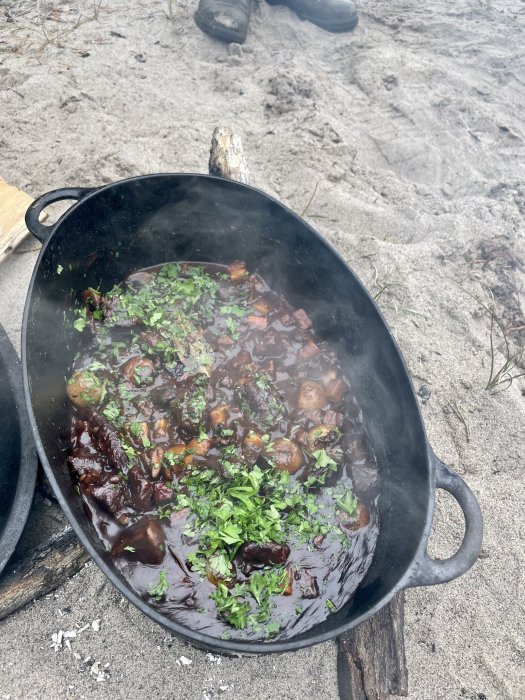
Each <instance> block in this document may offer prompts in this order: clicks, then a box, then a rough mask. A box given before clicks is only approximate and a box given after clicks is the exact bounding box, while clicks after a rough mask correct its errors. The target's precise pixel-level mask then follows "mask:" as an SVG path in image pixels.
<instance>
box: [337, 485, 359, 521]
mask: <svg viewBox="0 0 525 700" xmlns="http://www.w3.org/2000/svg"><path fill="white" fill-rule="evenodd" d="M334 500H335V502H336V504H337V505H338V506H339V508H340V509H341V510H344V512H345V513H348V515H349V516H350V517H354V516H355V515H357V506H358V500H357V498H356V497H355V496H354V494H353V493H352V492H351V491H346V493H345V494H344V495H343V496H340V497H339V498H335V499H334Z"/></svg>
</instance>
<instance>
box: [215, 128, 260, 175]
mask: <svg viewBox="0 0 525 700" xmlns="http://www.w3.org/2000/svg"><path fill="white" fill-rule="evenodd" d="M208 171H209V173H210V175H216V176H217V177H224V178H227V179H230V180H236V181H237V182H243V183H244V184H245V185H249V184H250V173H249V170H248V165H247V163H246V160H245V158H244V151H243V148H242V142H241V137H240V136H238V135H237V134H235V133H234V132H233V130H232V129H230V128H229V127H225V126H219V127H217V128H216V129H215V131H214V132H213V136H212V139H211V150H210V161H209V164H208Z"/></svg>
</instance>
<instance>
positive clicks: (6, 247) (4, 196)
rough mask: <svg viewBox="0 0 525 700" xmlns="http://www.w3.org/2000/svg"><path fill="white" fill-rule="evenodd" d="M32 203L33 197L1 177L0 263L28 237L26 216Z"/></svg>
mask: <svg viewBox="0 0 525 700" xmlns="http://www.w3.org/2000/svg"><path fill="white" fill-rule="evenodd" d="M32 201H33V199H32V197H30V196H29V195H28V194H26V193H25V192H22V191H21V190H19V189H17V188H16V187H13V186H12V185H8V184H7V182H6V181H5V180H3V179H2V178H1V177H0V261H2V260H3V259H4V258H5V257H7V256H8V255H9V253H11V252H12V251H13V250H14V249H15V248H16V247H17V246H18V245H19V244H20V243H21V242H22V240H23V239H24V238H25V237H26V236H27V235H28V231H27V229H26V226H25V223H24V215H25V212H26V209H27V207H28V206H29V205H30V204H31V202H32Z"/></svg>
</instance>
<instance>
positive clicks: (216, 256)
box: [23, 174, 482, 654]
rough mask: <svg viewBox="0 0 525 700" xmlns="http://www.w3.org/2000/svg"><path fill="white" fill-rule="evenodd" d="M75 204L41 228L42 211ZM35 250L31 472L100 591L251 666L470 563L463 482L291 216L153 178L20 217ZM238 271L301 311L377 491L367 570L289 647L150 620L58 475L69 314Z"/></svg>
mask: <svg viewBox="0 0 525 700" xmlns="http://www.w3.org/2000/svg"><path fill="white" fill-rule="evenodd" d="M66 199H74V200H77V202H76V203H75V204H74V205H73V206H72V207H71V208H70V209H69V210H68V211H67V212H66V213H65V214H64V215H63V216H62V217H61V218H60V219H59V221H58V222H57V223H56V224H55V225H53V226H44V225H42V224H41V223H40V222H39V215H40V213H41V212H42V210H43V209H44V208H45V207H46V206H47V205H49V204H51V203H53V202H56V201H59V200H66ZM26 222H27V225H28V228H29V230H30V231H31V232H32V233H33V234H34V235H35V236H36V237H37V238H38V239H39V240H40V241H41V242H42V243H43V247H42V250H41V252H40V256H39V258H38V262H37V264H36V267H35V270H34V273H33V278H32V280H31V285H30V289H29V294H28V297H27V301H26V307H25V314H24V324H23V369H24V388H25V392H26V400H27V406H28V411H29V416H30V420H31V425H32V429H33V435H34V438H35V441H36V444H37V449H38V453H39V455H40V459H41V461H42V464H43V466H44V469H45V471H46V474H47V476H48V478H49V481H50V482H51V485H52V487H53V489H54V491H55V494H56V497H57V498H58V500H59V502H60V504H61V506H62V508H63V509H64V511H65V513H66V515H67V517H68V518H69V520H70V522H71V524H72V526H73V528H74V529H75V531H76V533H77V535H78V537H79V539H80V540H81V542H82V543H83V545H84V546H85V547H86V549H87V550H88V551H89V553H90V555H91V556H92V557H93V559H94V560H95V562H96V563H97V564H98V566H99V567H100V568H101V569H102V571H103V572H104V573H105V575H106V576H107V577H108V578H109V579H110V581H111V582H112V583H113V584H114V585H115V586H116V587H117V588H118V589H119V590H120V591H121V593H122V594H123V595H124V596H126V597H127V598H128V599H129V600H130V601H131V602H132V603H134V604H135V605H136V606H137V607H138V608H139V609H140V610H142V611H143V612H144V613H145V614H146V615H148V616H149V617H150V618H151V619H153V620H155V621H156V622H158V623H159V624H160V625H162V626H163V627H165V628H166V629H167V630H169V631H170V632H171V633H173V634H175V635H177V636H178V637H181V638H183V639H185V640H187V641H188V642H191V643H192V644H194V645H196V646H199V647H203V648H206V649H211V650H213V651H218V652H222V653H249V654H254V653H255V654H262V653H269V652H282V651H291V650H294V649H299V648H301V647H305V646H308V645H311V644H315V643H318V642H323V641H326V640H328V639H331V638H333V637H336V636H337V635H339V634H341V633H342V632H344V631H346V630H348V629H350V628H352V627H354V626H355V625H357V624H359V623H360V622H362V621H363V620H365V619H366V618H368V617H369V616H370V615H373V614H374V613H375V612H377V611H378V610H379V609H380V608H381V607H383V606H384V605H386V604H387V603H388V601H389V600H390V599H391V598H392V596H393V595H394V594H395V593H396V592H397V591H399V590H400V589H402V588H406V587H410V586H428V585H433V584H437V583H444V582H446V581H449V580H451V579H454V578H456V577H457V576H460V575H461V574H463V573H465V572H466V571H467V570H468V569H469V568H470V567H471V566H472V565H473V563H474V562H475V560H476V558H477V555H478V553H479V550H480V548H481V541H482V516H481V512H480V509H479V506H478V503H477V501H476V499H475V497H474V495H473V494H472V492H471V490H470V489H469V488H468V486H467V485H466V484H465V482H464V481H463V480H462V479H461V478H460V477H459V476H458V475H457V474H456V473H455V472H454V471H453V470H452V469H450V468H449V467H447V466H446V465H445V464H443V462H441V461H440V460H439V459H438V458H437V457H436V456H435V455H434V453H433V451H432V449H431V448H430V446H429V444H428V442H427V438H426V436H425V430H424V427H423V423H422V419H421V415H420V413H419V407H418V403H417V400H416V397H415V395H414V391H413V388H412V385H411V382H410V379H409V376H408V372H407V369H406V366H405V364H404V361H403V359H402V357H401V354H400V352H399V349H398V348H397V346H396V343H395V342H394V339H393V338H392V335H391V334H390V332H389V330H388V328H387V326H386V323H385V321H384V320H383V317H382V316H381V313H380V312H379V310H378V308H377V306H376V305H375V304H374V302H373V301H372V299H371V297H370V296H369V295H368V293H367V292H366V290H365V288H364V287H363V285H362V284H361V282H360V281H359V280H358V279H357V277H356V276H355V274H354V273H353V272H352V271H351V269H350V268H349V267H348V266H347V264H346V263H345V261H344V260H343V259H342V258H341V256H340V255H339V254H338V253H337V252H336V251H335V250H334V249H333V248H332V247H331V246H330V245H329V244H328V243H327V242H326V241H325V240H324V239H323V238H322V237H321V236H320V235H319V233H317V231H315V230H314V229H313V228H312V227H311V226H309V225H308V224H307V223H305V222H304V221H303V220H302V219H300V218H299V217H298V216H297V215H296V214H294V213H293V212H292V211H290V210H289V209H287V208H286V207H285V206H283V205H282V204H280V203H279V202H278V201H276V200H275V199H273V198H271V197H269V196H268V195H266V194H264V193H263V192H260V191H259V190H256V189H254V188H251V187H248V186H246V185H241V184H239V183H236V182H232V181H230V180H222V179H218V178H213V177H210V176H207V175H188V174H163V175H147V176H143V177H135V178H130V179H127V180H122V181H120V182H116V183H114V184H110V185H106V186H104V187H100V188H95V189H76V188H70V189H63V190H56V191H54V192H50V193H48V194H46V195H43V196H42V197H40V198H39V199H37V200H36V201H35V202H34V203H33V204H32V205H31V207H30V208H29V210H28V212H27V215H26ZM236 259H240V260H245V261H246V262H247V263H248V267H249V268H250V269H252V270H255V271H257V272H259V273H260V274H261V275H262V276H263V277H264V278H266V280H267V281H268V283H269V284H270V286H271V288H272V289H274V290H276V291H278V292H281V293H282V294H283V295H284V296H285V297H286V299H287V300H288V301H289V302H290V303H291V304H292V305H294V306H296V307H302V308H304V309H306V311H307V313H308V314H309V315H310V316H311V318H312V319H313V322H314V327H315V329H316V331H317V333H318V334H320V335H321V337H323V338H325V339H327V340H328V341H329V342H330V343H331V344H332V346H333V347H334V349H335V350H336V351H337V353H338V355H339V358H340V360H341V364H342V366H343V369H344V371H345V372H346V374H347V376H348V377H349V379H350V382H351V384H352V387H353V391H354V393H355V395H356V397H357V400H358V402H359V404H360V406H361V408H362V411H363V416H364V421H365V425H366V427H367V430H368V433H369V437H370V440H371V443H372V446H373V449H374V451H375V454H376V457H377V462H378V467H379V470H380V479H381V494H380V498H379V512H380V523H381V527H380V534H379V539H378V542H377V548H376V552H375V555H374V559H373V562H372V565H371V567H370V569H369V571H368V573H367V575H366V577H365V579H364V580H363V582H362V584H361V586H360V588H359V589H358V591H357V592H356V594H355V596H354V597H353V599H352V600H351V601H349V603H348V604H347V605H346V606H345V607H343V609H342V610H340V611H338V612H337V613H334V614H333V615H331V616H330V617H329V618H328V619H327V620H326V621H325V622H324V623H322V624H321V625H317V626H316V627H313V628H312V629H310V630H308V631H307V632H305V633H303V634H301V635H299V636H296V637H292V638H291V639H288V640H284V641H275V642H267V643H264V642H243V641H231V640H224V639H217V638H214V637H211V636H209V635H206V634H204V633H202V632H199V631H196V630H193V629H190V628H189V627H186V626H184V625H181V624H178V623H177V622H174V621H172V620H170V619H168V618H167V617H164V616H163V615H162V614H161V613H160V612H158V611H157V610H156V609H154V608H153V607H151V606H149V605H148V604H147V603H146V602H145V601H144V600H143V599H142V598H140V596H138V595H137V594H136V593H135V592H134V591H133V590H131V588H130V587H129V585H128V583H127V582H126V580H125V579H124V578H123V577H122V575H121V574H120V573H119V572H118V570H117V569H116V567H115V566H114V564H113V562H112V560H111V557H110V556H109V554H108V553H107V552H106V551H105V550H104V547H103V546H102V543H101V542H100V541H99V539H98V537H97V535H96V533H95V530H94V528H93V527H92V525H91V523H90V521H89V520H88V518H87V516H86V513H85V512H84V509H83V506H82V503H81V500H80V498H79V497H78V496H77V494H76V493H75V491H74V483H73V479H72V478H71V475H70V474H69V472H68V468H67V464H66V455H67V450H68V442H69V419H68V409H67V406H66V401H65V390H64V382H65V380H64V377H66V376H68V375H69V373H70V371H71V366H72V362H73V358H74V356H75V353H76V352H77V350H78V349H79V343H80V334H79V333H77V332H76V331H74V330H73V320H74V313H73V311H74V306H75V303H76V301H77V299H78V298H79V294H80V292H81V291H82V290H83V289H85V288H86V287H88V286H93V287H99V286H100V287H101V288H102V289H109V288H110V287H111V286H113V285H114V284H115V283H117V282H119V281H120V280H122V279H123V278H124V277H126V276H127V275H128V274H129V273H130V272H131V271H133V270H136V269H138V268H143V267H148V266H153V265H158V264H160V263H164V262H169V261H177V260H195V261H201V262H219V263H226V264H227V263H229V262H231V261H232V260H236ZM436 488H442V489H445V490H446V491H448V492H449V493H451V494H452V495H453V496H454V498H455V499H456V500H457V501H458V503H459V505H460V506H461V508H462V510H463V514H464V516H465V534H464V538H463V542H462V544H461V545H460V547H459V549H458V551H457V552H456V553H455V554H454V556H452V557H450V558H449V559H446V560H443V561H439V560H434V559H431V558H430V557H429V556H428V555H427V553H426V548H427V540H428V537H429V533H430V529H431V525H432V514H433V510H434V500H435V492H436Z"/></svg>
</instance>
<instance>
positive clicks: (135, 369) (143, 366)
mask: <svg viewBox="0 0 525 700" xmlns="http://www.w3.org/2000/svg"><path fill="white" fill-rule="evenodd" d="M122 372H123V373H124V376H125V377H126V379H127V380H128V381H130V382H131V383H132V384H135V386H143V385H144V384H151V382H152V381H153V379H154V377H155V368H154V366H153V362H152V361H151V360H150V359H149V358H147V357H140V356H139V357H132V358H131V360H128V361H127V362H126V364H125V365H124V366H123V367H122Z"/></svg>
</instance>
